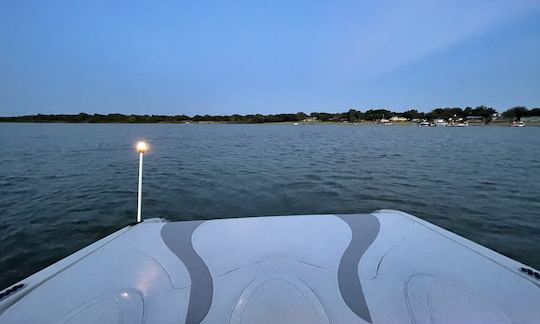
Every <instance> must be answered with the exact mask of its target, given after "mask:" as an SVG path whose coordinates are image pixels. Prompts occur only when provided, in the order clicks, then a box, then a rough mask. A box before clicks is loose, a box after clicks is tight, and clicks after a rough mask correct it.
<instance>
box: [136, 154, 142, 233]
mask: <svg viewBox="0 0 540 324" xmlns="http://www.w3.org/2000/svg"><path fill="white" fill-rule="evenodd" d="M143 155H144V153H143V152H140V153H139V195H138V199H137V223H140V222H141V221H142V217H141V205H142V166H143Z"/></svg>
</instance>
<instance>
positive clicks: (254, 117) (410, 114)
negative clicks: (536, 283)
mask: <svg viewBox="0 0 540 324" xmlns="http://www.w3.org/2000/svg"><path fill="white" fill-rule="evenodd" d="M496 113H497V111H496V110H495V109H493V108H491V107H486V106H478V107H476V108H472V107H466V108H464V109H462V108H460V107H446V108H435V109H433V110H432V111H430V112H419V111H417V110H415V109H411V110H407V111H405V112H393V111H390V110H387V109H370V110H367V111H364V112H363V111H360V110H356V109H349V110H348V111H346V112H342V113H327V112H312V113H310V114H309V115H308V114H306V113H303V112H298V113H296V114H271V115H262V114H251V115H238V114H234V115H214V116H211V115H195V116H192V117H190V116H186V115H172V116H171V115H124V114H107V115H103V114H87V113H79V114H74V115H67V114H61V115H44V114H37V115H26V116H15V117H0V122H35V123H54V122H64V123H185V122H219V123H276V122H299V121H302V120H304V119H306V118H308V117H316V118H317V120H318V121H322V122H351V123H353V122H359V121H375V120H380V119H381V118H390V117H393V116H397V117H404V118H407V119H409V120H414V119H418V120H422V119H426V120H434V119H438V118H442V119H449V118H463V119H467V118H468V117H472V116H476V117H482V119H483V120H484V122H486V123H488V122H490V121H491V119H492V117H493V115H494V114H496ZM502 116H503V117H505V118H508V119H513V120H516V119H517V120H519V119H520V118H521V117H531V116H540V108H534V109H530V110H529V109H528V108H527V107H521V106H519V107H513V108H510V109H508V110H506V111H505V112H503V113H502Z"/></svg>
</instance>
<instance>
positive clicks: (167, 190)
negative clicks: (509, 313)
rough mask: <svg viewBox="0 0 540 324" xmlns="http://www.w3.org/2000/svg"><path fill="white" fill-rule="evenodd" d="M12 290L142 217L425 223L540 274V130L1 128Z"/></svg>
mask: <svg viewBox="0 0 540 324" xmlns="http://www.w3.org/2000/svg"><path fill="white" fill-rule="evenodd" d="M0 138H2V146H1V148H0V150H1V151H0V152H1V154H0V235H1V237H2V239H1V240H0V253H1V254H0V272H1V273H2V276H0V288H1V287H6V286H8V285H9V284H11V283H14V282H16V281H18V280H20V279H22V278H24V277H26V276H28V275H30V274H32V273H34V272H35V271H37V270H40V269H41V268H43V267H45V266H47V265H49V264H51V263H53V262H55V261H57V260H59V259H61V258H63V257H65V256H67V255H68V254H70V253H72V252H74V251H76V250H78V249H80V248H82V247H84V246H86V245H88V244H90V243H92V242H94V241H95V240H98V239H100V238H102V237H103V236H105V235H107V234H109V233H112V232H113V231H115V230H117V229H120V228H121V227H123V226H125V225H126V224H128V223H130V222H132V221H134V220H135V213H136V204H137V203H136V189H137V171H138V169H137V168H138V155H137V153H136V152H135V151H134V149H133V145H134V143H135V141H136V140H137V139H146V140H148V141H149V143H150V145H151V149H150V151H149V152H148V153H147V154H146V155H145V176H144V203H143V217H145V218H151V217H165V218H168V219H170V220H190V219H211V218H227V217H240V216H258V215H287V214H323V213H364V212H371V211H374V210H376V209H381V208H391V209H399V210H403V211H405V212H408V213H411V214H414V215H416V216H418V217H420V218H423V219H425V220H427V221H429V222H432V223H434V224H436V225H439V226H442V227H444V228H446V229H448V230H450V231H453V232H456V233H457V234H459V235H462V236H464V237H466V238H468V239H471V240H473V241H475V242H478V243H480V244H482V245H485V246H487V247H489V248H491V249H494V250H496V251H498V252H500V253H503V254H505V255H507V256H509V257H512V258H514V259H517V260H519V261H521V262H524V263H526V264H528V265H530V266H533V267H536V268H540V127H525V128H510V127H468V128H443V127H436V128H419V127H411V126H409V127H407V126H403V127H400V126H393V127H381V126H379V127H378V126H336V125H334V126H332V125H317V126H302V125H299V126H293V125H193V124H190V125H158V124H150V125H128V124H0Z"/></svg>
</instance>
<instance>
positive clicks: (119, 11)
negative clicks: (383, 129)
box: [0, 0, 540, 116]
mask: <svg viewBox="0 0 540 324" xmlns="http://www.w3.org/2000/svg"><path fill="white" fill-rule="evenodd" d="M481 104H485V105H489V106H493V107H495V108H496V109H498V110H499V111H503V110H505V109H507V108H508V107H510V106H514V105H526V106H528V107H530V108H531V107H539V106H540V1H537V0H530V1H529V0H513V1H500V0H475V1H470V0H442V1H436V0H410V1H385V0H382V1H360V0H356V1H316V0H309V1H275V0H274V1H270V0H268V1H252V0H251V1H211V2H210V1H185V2H184V1H134V0H129V1H112V0H111V1H108V0H107V1H105V0H103V1H98V0H94V1H41V0H39V1H21V0H13V1H12V0H4V1H2V2H0V115H3V116H7V115H22V114H34V113H78V112H82V111H84V112H88V113H111V112H120V113H135V114H188V115H195V114H232V113H240V114H247V113H280V112H297V111H304V112H313V111H329V112H336V111H345V110H347V109H349V108H356V109H360V110H367V109H369V108H388V109H391V110H395V111H403V110H406V109H409V108H417V109H419V110H421V111H426V110H431V109H432V108H435V107H445V106H462V107H464V106H467V105H469V106H475V105H481Z"/></svg>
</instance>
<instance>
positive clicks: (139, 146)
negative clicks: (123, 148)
mask: <svg viewBox="0 0 540 324" xmlns="http://www.w3.org/2000/svg"><path fill="white" fill-rule="evenodd" d="M147 148H148V145H146V142H143V141H140V142H138V143H137V152H139V153H144V152H146V150H147Z"/></svg>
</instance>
